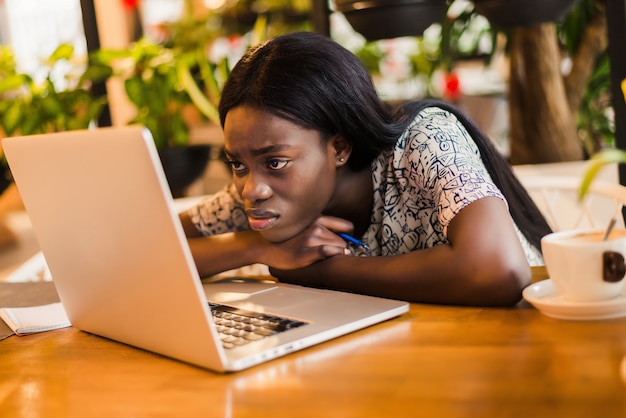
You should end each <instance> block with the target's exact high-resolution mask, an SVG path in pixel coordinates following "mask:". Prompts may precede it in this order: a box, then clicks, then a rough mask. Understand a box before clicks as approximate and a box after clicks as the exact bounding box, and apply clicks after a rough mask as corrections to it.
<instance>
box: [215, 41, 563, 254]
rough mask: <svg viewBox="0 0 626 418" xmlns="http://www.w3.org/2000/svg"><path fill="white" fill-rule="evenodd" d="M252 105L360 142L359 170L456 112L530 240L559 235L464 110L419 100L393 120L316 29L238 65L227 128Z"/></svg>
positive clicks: (223, 106)
mask: <svg viewBox="0 0 626 418" xmlns="http://www.w3.org/2000/svg"><path fill="white" fill-rule="evenodd" d="M242 105H247V106H252V107H255V108H258V109H260V110H263V111H266V112H269V113H272V114H274V115H276V116H279V117H282V118H284V119H287V120H289V121H291V122H292V123H295V124H297V125H299V126H302V127H304V128H308V129H314V130H316V131H318V132H320V133H322V136H323V137H324V138H325V139H328V138H330V137H332V136H334V135H337V134H339V135H342V136H343V137H344V138H345V139H346V140H347V141H348V142H350V144H352V153H351V155H350V158H349V159H348V165H349V167H350V168H351V169H353V170H355V171H358V170H362V169H364V168H366V167H368V166H369V165H370V164H371V163H372V161H373V160H374V159H375V158H376V157H377V156H378V155H379V154H380V152H381V151H383V150H386V149H390V148H392V147H393V146H394V145H395V143H396V142H397V140H398V138H399V137H400V136H401V135H402V133H403V132H404V130H405V129H406V128H407V127H408V125H409V124H410V123H411V122H412V121H413V119H414V118H415V116H417V114H418V113H419V112H420V111H421V110H423V109H425V108H426V107H433V106H435V107H439V108H441V109H444V110H447V111H449V112H451V113H453V114H454V115H455V116H456V117H457V118H458V119H459V121H460V122H461V123H462V124H463V125H464V126H465V128H466V129H467V131H468V132H469V134H470V135H471V137H472V138H473V139H474V141H475V142H476V145H477V146H478V149H479V150H480V153H481V157H482V160H483V162H484V164H485V166H486V168H487V171H488V172H489V174H490V175H491V177H492V180H493V181H494V183H495V184H496V186H498V188H499V189H500V190H501V191H502V193H503V194H504V196H505V198H506V199H507V201H508V203H509V211H510V213H511V216H512V218H513V220H514V221H515V223H516V225H517V226H518V227H519V228H520V230H521V232H522V233H523V234H524V236H525V237H526V239H528V241H529V242H530V243H531V244H532V245H533V246H535V247H536V248H537V249H538V250H539V251H541V237H543V236H544V235H546V234H547V233H549V232H551V229H550V227H549V225H548V224H547V222H546V221H545V218H544V217H543V215H542V214H541V212H540V211H539V209H538V208H537V206H536V205H535V203H534V202H533V200H532V199H531V197H530V196H529V195H528V192H527V191H526V189H524V187H523V186H522V185H521V183H520V182H519V180H518V179H517V177H516V176H515V174H514V173H513V170H512V169H511V166H510V165H509V163H508V162H507V161H506V159H505V158H504V157H503V156H502V155H501V154H500V153H499V152H498V151H497V149H496V148H495V146H494V145H493V143H492V142H491V140H490V139H489V138H488V137H487V135H486V134H484V133H483V132H482V131H481V130H480V129H479V128H478V127H477V126H476V125H475V123H474V122H473V121H472V120H471V119H470V118H469V117H467V116H466V115H465V114H464V113H463V112H462V111H461V110H460V109H458V108H456V107H455V106H452V105H450V104H448V103H445V102H441V101H434V100H422V101H416V102H411V103H408V104H406V105H404V106H403V107H401V108H400V109H399V110H398V111H397V112H396V113H395V115H392V113H391V111H390V109H389V107H388V106H387V105H386V104H385V103H384V102H383V101H382V100H381V98H380V96H379V95H378V93H377V91H376V89H375V87H374V85H373V83H372V80H371V77H370V74H369V72H368V71H367V69H366V68H365V67H364V66H363V64H362V63H361V61H360V60H359V59H358V58H357V57H356V56H355V55H354V54H353V53H352V52H350V51H348V50H347V49H345V48H344V47H342V46H341V45H339V44H338V43H336V42H334V41H333V40H331V39H330V38H327V37H325V36H322V35H319V34H315V33H312V32H293V33H289V34H286V35H282V36H279V37H277V38H274V39H272V40H269V41H267V42H265V43H263V44H261V45H259V46H257V47H256V48H253V49H251V50H250V51H249V52H248V53H247V54H246V55H244V57H243V58H242V59H241V60H240V61H239V62H238V63H237V64H236V65H235V67H234V68H233V71H232V73H231V75H230V77H229V78H228V80H227V81H226V84H225V85H224V88H223V91H222V97H221V100H220V104H219V113H220V120H221V124H222V126H224V121H225V119H226V115H227V113H228V112H229V111H230V110H231V109H233V108H235V107H238V106H242Z"/></svg>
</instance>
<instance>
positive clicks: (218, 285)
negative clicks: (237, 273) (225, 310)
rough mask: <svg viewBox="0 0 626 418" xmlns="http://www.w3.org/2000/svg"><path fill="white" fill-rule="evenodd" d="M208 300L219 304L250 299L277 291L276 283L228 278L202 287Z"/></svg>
mask: <svg viewBox="0 0 626 418" xmlns="http://www.w3.org/2000/svg"><path fill="white" fill-rule="evenodd" d="M202 287H203V289H204V294H205V295H206V298H207V300H209V301H211V302H217V303H226V302H233V301H238V300H245V299H248V298H249V297H250V296H252V295H256V294H259V293H263V292H267V291H268V290H271V289H276V288H277V287H278V286H277V285H276V282H274V281H271V280H258V279H247V278H243V277H228V278H225V279H221V280H217V281H215V282H210V283H204V284H203V285H202Z"/></svg>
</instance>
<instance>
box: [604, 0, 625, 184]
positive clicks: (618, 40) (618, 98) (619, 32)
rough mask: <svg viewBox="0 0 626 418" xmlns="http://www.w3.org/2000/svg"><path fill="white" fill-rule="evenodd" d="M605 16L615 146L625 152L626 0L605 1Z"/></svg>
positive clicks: (621, 174)
mask: <svg viewBox="0 0 626 418" xmlns="http://www.w3.org/2000/svg"><path fill="white" fill-rule="evenodd" d="M606 15H607V25H608V34H609V58H610V61H611V93H612V96H613V110H614V111H615V145H616V147H617V148H620V149H623V150H626V98H624V94H623V93H622V88H621V84H622V80H624V79H626V49H625V48H624V45H625V44H624V40H626V0H607V2H606ZM619 181H620V183H621V184H624V185H626V164H620V165H619Z"/></svg>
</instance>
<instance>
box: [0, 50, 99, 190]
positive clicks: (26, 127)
mask: <svg viewBox="0 0 626 418" xmlns="http://www.w3.org/2000/svg"><path fill="white" fill-rule="evenodd" d="M44 64H45V65H44V68H45V70H46V75H45V78H44V79H43V81H41V82H37V81H35V80H34V79H33V77H32V76H30V75H29V74H26V73H21V72H18V71H17V67H16V63H15V59H14V56H13V51H12V50H11V48H10V47H8V46H0V128H1V130H2V131H3V134H4V135H5V136H15V135H31V134H39V133H46V132H57V131H68V130H76V129H86V128H87V127H89V125H90V124H92V123H93V122H94V121H96V120H97V118H98V117H99V115H100V114H101V113H102V110H103V109H104V106H105V105H106V98H105V97H95V96H94V95H93V94H92V92H91V86H92V85H93V84H94V83H96V82H101V81H103V80H105V79H106V78H107V77H108V76H110V71H109V70H107V69H106V68H99V67H92V66H90V65H89V64H88V63H86V62H85V61H84V60H80V59H78V58H77V57H75V56H74V47H73V46H72V45H69V44H62V45H60V46H59V47H58V48H57V49H55V50H54V52H53V53H52V54H51V55H50V56H49V57H48V58H47V59H46V60H45V61H44ZM61 67H64V68H61ZM59 69H61V70H63V71H58V70H59ZM60 73H64V74H65V75H64V77H63V78H60V77H55V75H58V74H60ZM58 85H64V86H60V87H59V86H58ZM2 170H3V175H2V176H0V193H1V192H2V191H4V190H5V189H6V188H7V187H8V186H9V185H10V184H11V182H12V180H11V176H10V173H9V169H8V166H7V165H6V162H3V164H2Z"/></svg>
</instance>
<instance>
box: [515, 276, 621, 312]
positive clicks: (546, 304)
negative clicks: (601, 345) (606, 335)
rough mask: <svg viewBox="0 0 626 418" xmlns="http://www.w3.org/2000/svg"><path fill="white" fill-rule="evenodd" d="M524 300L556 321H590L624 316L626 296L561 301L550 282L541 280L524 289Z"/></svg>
mask: <svg viewBox="0 0 626 418" xmlns="http://www.w3.org/2000/svg"><path fill="white" fill-rule="evenodd" d="M523 296H524V299H526V300H527V301H528V302H529V303H530V304H532V305H533V306H534V307H535V308H537V309H539V310H540V311H541V312H542V313H543V314H545V315H547V316H550V317H552V318H557V319H571V320H579V321H591V320H598V319H613V318H621V317H624V316H626V294H624V293H621V294H620V295H618V296H617V297H615V298H613V299H609V300H605V301H601V302H572V301H569V300H565V299H563V297H562V296H561V295H559V294H558V293H557V291H556V289H555V288H554V283H552V280H543V281H540V282H537V283H535V284H531V285H530V286H528V287H527V288H525V289H524V292H523Z"/></svg>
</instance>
